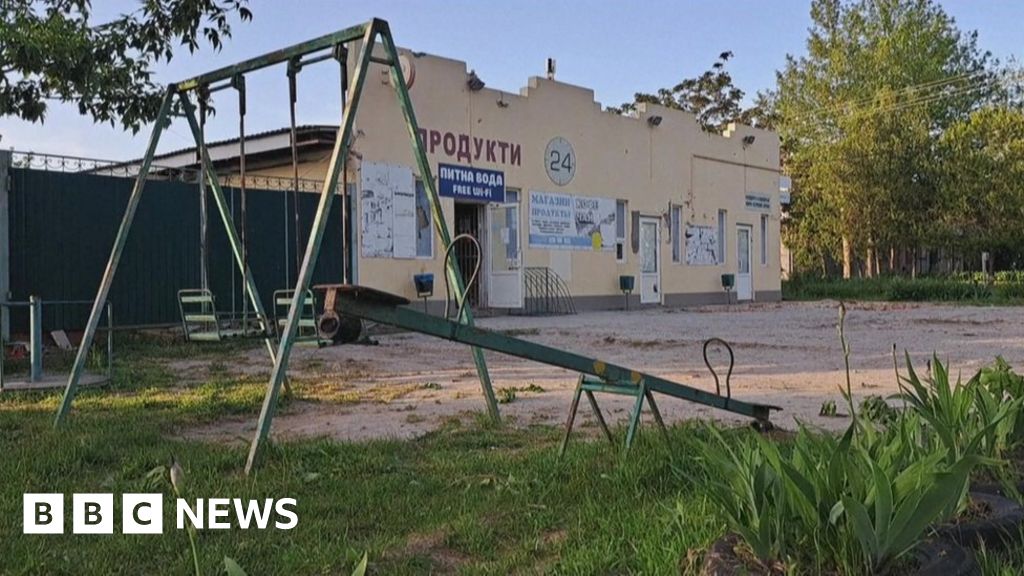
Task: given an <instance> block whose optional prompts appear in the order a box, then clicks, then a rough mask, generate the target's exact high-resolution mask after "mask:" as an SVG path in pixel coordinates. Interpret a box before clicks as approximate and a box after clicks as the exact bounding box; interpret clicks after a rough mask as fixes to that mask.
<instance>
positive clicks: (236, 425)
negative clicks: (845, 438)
mask: <svg viewBox="0 0 1024 576" xmlns="http://www.w3.org/2000/svg"><path fill="white" fill-rule="evenodd" d="M837 310H838V308H837V303H836V302H831V301H824V302H808V303H794V302H786V303H765V304H752V305H734V306H731V307H726V306H707V307H699V308H689V309H645V310H637V311H629V312H621V311H619V312H591V313H582V314H579V315H575V316H558V317H517V316H504V317H496V318H486V319H481V320H479V322H478V324H479V325H480V326H483V327H486V328H489V329H492V330H498V331H503V332H506V333H508V334H510V335H515V336H518V337H520V338H525V339H528V340H532V341H535V342H540V343H543V344H547V345H550V346H554V347H557V348H560V349H564V350H571V351H574V352H578V353H581V354H585V355H591V356H594V357H596V358H599V359H602V360H605V361H609V362H614V363H618V364H622V365H625V366H628V367H631V368H635V369H638V370H642V371H646V372H650V373H654V374H657V375H660V376H664V377H667V378H670V379H672V380H676V381H678V382H681V383H686V384H690V385H693V386H696V387H699V388H702V389H705V390H714V380H713V378H712V376H711V374H710V372H709V371H708V370H707V368H706V367H705V365H704V361H703V359H702V356H701V346H702V343H703V342H704V340H705V339H707V338H710V337H713V336H717V337H719V338H723V339H725V340H727V341H728V342H729V343H731V344H732V347H733V349H734V351H735V356H736V365H735V370H734V372H733V375H732V394H733V396H734V397H735V398H740V399H744V400H749V401H753V402H761V403H766V404H774V405H777V406H780V407H781V408H782V411H781V412H777V413H775V415H774V417H773V421H774V422H775V423H776V425H778V426H781V427H783V428H790V429H791V428H794V427H795V426H796V421H797V420H800V421H802V422H805V423H808V424H811V425H815V426H821V427H825V428H832V429H835V428H841V427H843V426H845V425H846V424H847V422H848V420H847V418H843V417H840V418H829V417H821V416H819V415H818V412H819V409H820V407H821V404H822V402H823V401H826V400H835V401H836V402H837V404H838V405H839V407H840V408H839V409H840V412H843V411H844V410H843V407H842V399H841V397H840V395H839V393H838V388H839V386H841V385H844V383H845V372H844V369H843V357H842V352H841V347H840V345H839V339H838V334H837V331H836V323H837V319H838V313H837ZM1021 320H1022V310H1021V309H1020V308H1005V307H973V306H972V307H957V306H943V305H931V304H893V303H877V304H866V303H865V304H852V305H849V306H848V315H847V320H846V334H847V338H848V341H849V343H850V346H851V349H852V355H851V368H852V370H851V377H852V382H853V392H854V395H855V396H856V397H858V398H860V397H863V396H866V395H869V394H880V395H883V396H887V395H889V394H891V393H893V392H895V391H896V378H895V375H894V372H893V360H892V347H893V344H895V345H896V347H897V349H898V350H899V355H900V368H901V370H903V369H904V368H905V367H904V362H903V359H902V353H903V350H904V349H906V350H907V351H908V352H909V353H910V355H911V358H912V359H913V360H914V366H915V368H917V369H918V371H919V373H922V374H923V373H924V372H925V371H926V362H927V360H928V359H929V358H930V357H931V354H932V353H933V352H934V353H936V354H938V356H939V358H940V359H942V360H943V361H947V360H948V361H949V362H951V363H952V373H953V374H956V373H957V372H958V371H959V372H962V373H963V375H964V377H965V378H967V377H970V375H972V374H973V373H974V371H975V370H976V369H978V368H979V367H981V366H982V365H984V364H986V363H988V362H991V361H992V359H993V358H994V357H995V356H996V355H1002V356H1003V357H1004V358H1005V359H1006V360H1007V361H1008V362H1010V364H1011V365H1014V366H1017V367H1018V368H1020V367H1021V366H1022V364H1024V323H1022V322H1021ZM374 339H375V340H377V341H378V342H379V345H377V346H363V345H356V346H337V347H329V348H323V349H319V350H317V349H312V348H300V347H297V348H296V349H295V352H293V355H292V362H291V374H293V375H294V376H295V377H297V378H301V379H303V381H305V382H312V383H313V384H312V385H314V386H318V384H316V383H318V382H319V383H321V384H322V386H323V387H332V388H337V389H338V390H337V393H338V395H339V396H338V397H339V398H342V399H343V401H340V402H330V401H320V402H309V401H297V402H294V403H292V404H290V405H289V406H288V407H287V408H286V409H285V410H283V411H280V412H279V413H278V415H277V417H276V418H275V420H274V435H275V436H276V437H278V438H294V437H301V436H329V437H332V438H337V439H347V440H360V439H368V438H390V437H393V438H410V437H415V436H417V435H421V434H423V433H425V432H428V431H430V430H432V429H435V428H437V427H438V426H440V425H441V424H442V423H444V422H445V421H446V420H449V419H451V418H453V417H454V418H468V417H472V416H471V414H473V413H480V412H483V411H484V410H485V409H486V407H485V403H484V398H483V394H482V392H481V390H480V383H479V380H478V379H477V376H476V372H475V370H474V366H473V362H472V358H471V355H470V351H469V348H467V347H465V346H461V345H457V344H454V343H451V342H446V341H443V340H439V339H435V338H430V337H427V336H423V335H418V334H412V333H400V334H390V335H381V336H375V337H374ZM250 354H251V357H250V358H248V359H247V364H248V365H249V366H250V367H251V368H250V369H251V370H254V371H255V370H261V371H262V370H266V369H268V367H267V366H264V364H267V359H266V356H265V355H264V353H262V351H260V350H254V351H253V352H251V353H250ZM486 357H487V364H488V366H489V368H490V373H491V378H492V381H493V384H494V388H495V390H496V392H498V395H499V397H501V396H504V395H507V394H508V393H507V392H503V391H502V389H508V388H516V389H517V390H516V393H515V398H514V400H512V401H511V402H508V403H504V404H500V408H501V412H502V415H503V417H504V418H505V419H506V420H507V421H510V422H512V423H513V424H514V425H521V426H525V425H529V424H533V423H544V424H561V423H563V422H564V421H565V417H566V414H567V411H568V408H569V404H570V401H571V398H572V391H573V388H574V386H575V384H576V377H577V375H576V374H573V373H571V372H569V371H567V370H562V369H558V368H553V367H550V366H546V365H543V364H538V363H535V362H530V361H527V360H522V359H519V358H513V357H509V356H505V355H501V354H497V353H491V352H487V353H486ZM714 360H715V357H713V361H714ZM717 360H718V362H716V365H718V366H722V367H723V372H724V366H726V362H725V357H724V355H717ZM182 368H183V369H184V368H185V367H182ZM321 392H322V390H321ZM598 400H599V402H600V404H601V407H602V408H603V409H604V410H605V414H606V418H607V419H608V420H609V421H620V420H621V419H623V418H625V417H626V416H627V414H628V411H629V408H630V401H629V400H630V399H627V398H623V397H618V396H611V395H599V398H598ZM658 404H659V407H660V408H661V411H662V413H663V414H664V415H665V417H666V419H667V420H669V421H677V420H682V419H689V418H703V419H715V420H719V421H726V422H742V421H744V419H743V418H739V417H734V416H732V415H730V414H728V413H726V412H721V411H718V410H715V409H712V408H706V407H703V406H699V405H696V404H691V403H688V402H685V401H682V400H677V399H674V398H668V397H658ZM580 418H582V421H581V420H578V421H577V422H578V423H580V422H582V423H583V425H584V428H587V427H588V424H587V423H588V422H589V421H590V420H591V419H592V417H591V415H590V411H589V409H588V408H587V406H586V404H585V403H584V404H582V405H581V407H580ZM646 421H649V416H647V415H645V422H646ZM254 429H255V422H254V421H253V420H252V419H245V420H238V421H231V422H219V423H217V425H216V426H215V427H211V428H205V429H198V430H193V431H190V432H188V433H187V434H188V435H189V436H192V437H200V438H207V439H211V440H218V441H230V440H234V439H238V440H242V439H244V440H246V441H247V440H248V439H249V438H250V437H251V433H252V430H254ZM590 430H593V428H592V427H591V428H590Z"/></svg>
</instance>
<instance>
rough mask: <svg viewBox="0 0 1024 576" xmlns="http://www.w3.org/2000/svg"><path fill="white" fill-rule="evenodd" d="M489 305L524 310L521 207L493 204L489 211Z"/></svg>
mask: <svg viewBox="0 0 1024 576" xmlns="http://www.w3.org/2000/svg"><path fill="white" fill-rule="evenodd" d="M487 231H488V234H487V243H488V247H487V248H486V250H487V255H488V258H486V259H485V260H489V261H490V262H489V264H488V277H487V305H488V307H490V308H522V307H523V266H522V259H523V250H522V246H521V245H520V239H519V204H517V203H513V202H508V203H505V204H492V205H490V206H488V208H487Z"/></svg>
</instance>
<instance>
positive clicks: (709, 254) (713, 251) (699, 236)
mask: <svg viewBox="0 0 1024 576" xmlns="http://www.w3.org/2000/svg"><path fill="white" fill-rule="evenodd" d="M686 263H687V264H688V265H690V266H714V265H716V264H718V231H717V230H715V229H714V228H713V227H711V226H695V225H693V224H687V225H686Z"/></svg>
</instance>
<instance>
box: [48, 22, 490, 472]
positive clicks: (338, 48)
mask: <svg viewBox="0 0 1024 576" xmlns="http://www.w3.org/2000/svg"><path fill="white" fill-rule="evenodd" d="M378 41H379V42H380V44H379V45H378ZM354 43H358V47H359V52H358V57H357V59H356V67H355V71H354V73H353V75H352V79H353V83H352V87H351V100H350V101H349V100H347V99H346V94H347V93H348V90H349V87H348V81H347V79H348V70H347V61H348V58H347V54H348V46H349V45H351V44H354ZM375 51H376V52H378V53H377V54H375ZM381 53H382V54H381ZM325 60H336V61H338V62H339V63H340V65H341V72H342V74H341V77H342V82H341V91H342V99H341V100H342V103H343V108H344V109H343V112H342V120H341V126H340V127H339V129H338V136H337V138H336V139H335V143H334V150H333V152H332V154H331V160H330V163H329V164H328V169H327V178H326V179H325V180H324V183H323V188H322V189H321V192H320V200H319V204H318V206H317V211H316V216H315V217H314V219H313V223H312V227H311V230H310V232H309V236H308V240H307V242H306V249H305V254H304V256H303V260H302V265H301V267H300V268H299V272H298V274H297V279H296V283H295V286H294V288H293V293H292V301H291V304H290V306H289V309H288V317H287V320H286V321H285V325H284V329H283V331H282V333H281V337H280V342H279V344H278V345H277V349H276V353H275V351H274V347H273V344H272V342H271V340H270V337H271V331H270V326H269V323H268V322H267V321H266V317H267V316H266V313H265V312H264V310H263V306H262V304H261V301H260V298H259V293H258V291H257V289H256V285H255V282H254V281H253V278H252V274H251V272H250V271H249V270H248V266H247V262H246V257H245V253H244V248H243V246H242V245H241V243H240V241H239V236H238V233H237V231H236V230H235V225H234V222H233V219H232V218H231V213H230V209H229V206H228V205H227V203H226V201H225V199H224V194H223V192H222V190H221V187H220V182H219V181H218V179H217V177H216V173H215V170H214V166H213V162H212V161H211V159H210V156H209V154H208V152H207V150H206V147H205V145H204V138H203V133H202V129H201V125H200V123H199V121H198V120H197V119H196V106H195V104H193V102H192V98H193V97H197V98H198V101H199V103H200V105H201V106H205V102H206V97H207V96H208V95H209V94H211V93H213V92H215V91H217V90H221V89H224V88H225V87H235V88H236V89H237V88H238V87H239V86H244V79H243V78H242V77H243V76H244V75H245V74H246V73H249V72H253V71H256V70H262V69H264V68H268V67H271V66H275V65H279V64H287V65H288V68H289V72H292V71H297V70H298V69H301V68H302V67H304V66H309V65H311V64H314V63H316V62H322V61H325ZM371 63H375V64H379V65H381V66H384V67H386V68H387V71H388V73H389V83H390V84H391V86H392V88H393V89H394V90H395V94H396V95H397V97H398V104H399V108H400V109H401V112H402V114H403V116H404V119H405V124H406V128H407V130H408V134H409V140H410V144H411V146H412V151H413V156H414V158H415V160H416V168H417V169H418V171H419V175H420V178H421V179H422V181H423V183H424V189H425V191H426V193H427V198H428V200H429V202H430V209H431V212H432V216H433V218H432V220H433V222H434V225H435V227H436V231H437V234H438V236H439V238H440V240H441V245H442V246H443V247H444V248H445V249H447V248H448V246H449V245H450V244H451V240H450V236H449V233H448V228H447V225H446V223H445V218H444V214H443V213H442V212H441V203H440V199H439V197H438V194H437V187H436V183H435V181H434V178H433V176H432V173H431V169H430V164H429V163H428V161H427V156H426V152H425V151H424V149H423V146H422V143H421V142H420V140H419V137H418V133H419V126H418V124H417V122H416V116H415V113H414V112H413V108H412V103H411V101H410V99H409V91H408V87H407V85H406V81H405V77H404V76H403V74H402V69H401V64H400V62H399V55H398V50H397V48H396V47H395V43H394V40H393V39H392V37H391V31H390V28H389V26H388V23H387V22H385V21H384V20H380V19H373V20H370V21H369V22H367V23H365V24H360V25H358V26H353V27H350V28H346V29H344V30H340V31H338V32H335V33H333V34H327V35H325V36H321V37H319V38H314V39H312V40H309V41H306V42H302V43H299V44H295V45H293V46H290V47H287V48H284V49H281V50H277V51H274V52H271V53H269V54H265V55H263V56H258V57H256V58H252V59H249V60H246V61H243V62H240V63H238V64H235V65H232V66H227V67H224V68H220V69H218V70H214V71H212V72H209V73H206V74H202V75H200V76H197V77H195V78H191V79H189V80H185V81H184V82H179V83H177V84H171V85H169V86H168V87H167V91H166V93H165V94H164V98H163V102H162V103H161V106H160V110H159V112H158V114H157V117H156V122H155V124H154V127H153V132H152V134H151V136H150V139H149V144H148V147H147V149H146V153H145V155H144V156H143V159H142V162H141V167H140V169H139V173H138V176H137V177H136V180H135V185H134V186H133V188H132V193H131V196H130V197H129V200H128V205H127V208H126V210H125V215H124V218H123V220H122V222H121V227H120V228H119V229H118V233H117V237H116V239H115V241H114V247H113V250H112V251H111V254H110V260H109V262H108V264H107V268H106V271H105V272H104V274H103V279H102V281H101V282H100V286H99V290H98V291H97V294H96V300H95V301H94V302H93V308H92V312H91V314H90V316H89V321H88V323H87V325H86V329H85V333H84V334H83V336H82V343H81V345H80V346H79V348H78V353H77V355H76V357H75V364H74V366H73V368H72V370H71V374H70V375H69V377H68V382H67V386H66V388H65V391H64V397H63V398H62V400H61V403H60V407H59V408H58V410H57V415H56V418H55V424H56V425H59V424H60V423H61V422H62V421H63V420H64V418H65V417H66V416H67V414H68V411H69V410H70V408H71V405H72V403H73V401H74V397H75V393H76V390H77V387H78V385H79V381H80V379H81V377H82V372H83V370H84V367H85V363H86V360H87V357H88V350H89V347H90V346H91V345H92V339H93V337H94V336H95V333H96V329H97V326H98V324H99V320H100V316H101V313H102V310H103V305H104V303H105V302H106V300H107V297H108V295H109V293H110V287H111V285H112V284H113V280H114V275H115V274H116V272H117V267H118V264H119V262H120V259H121V252H122V250H123V249H124V244H125V241H126V239H127V236H128V232H129V230H130V229H131V225H132V221H133V218H134V215H135V211H136V209H137V208H138V205H139V200H140V198H141V196H142V192H143V190H144V188H145V184H146V179H147V177H148V175H149V171H150V168H151V166H152V163H153V156H154V155H155V153H156V148H157V145H158V144H159V142H160V136H161V134H162V133H163V130H164V129H165V128H166V126H167V124H169V121H170V120H171V116H172V115H171V110H172V105H173V104H174V103H175V102H177V103H178V104H179V107H180V111H181V113H182V115H184V116H185V119H186V120H187V122H188V124H189V128H190V129H191V131H192V135H193V138H195V140H196V146H197V148H198V150H199V156H200V163H201V169H202V173H203V175H204V179H203V182H205V184H208V185H209V188H210V190H211V191H212V193H213V197H214V200H215V202H216V204H217V209H218V212H219V213H220V216H221V220H222V221H223V223H224V227H225V229H226V230H227V234H228V239H229V241H230V243H231V248H232V253H233V255H234V258H235V262H236V264H237V265H238V267H239V270H240V272H241V274H242V276H243V277H244V283H245V288H246V294H247V295H248V297H249V301H250V303H251V304H252V306H253V309H254V311H255V313H256V315H257V317H258V318H259V321H260V323H261V327H262V330H263V332H264V334H265V336H266V342H267V346H268V350H269V351H270V354H271V357H272V358H273V360H274V369H273V372H272V374H271V377H270V381H269V382H268V384H267V393H266V396H265V397H264V401H263V406H262V408H261V412H260V419H259V423H258V425H257V430H256V435H255V438H254V439H253V442H252V445H251V446H250V450H249V457H248V460H247V463H246V471H247V472H248V471H251V470H252V468H253V465H254V463H255V461H256V457H257V455H258V454H259V449H260V446H261V444H262V442H263V441H264V440H265V439H266V437H267V434H268V433H269V431H270V424H271V421H272V419H273V415H274V411H275V410H276V408H277V399H278V396H279V394H280V389H281V387H282V386H283V385H285V381H286V373H287V369H288V359H289V356H290V354H291V349H292V346H293V345H294V344H295V340H296V337H297V335H298V332H299V325H300V319H301V317H302V314H303V312H302V310H303V308H304V300H305V294H306V291H307V290H308V289H309V288H310V283H311V280H312V276H313V270H314V268H315V266H316V261H317V257H318V256H319V252H320V245H321V243H322V241H323V236H324V231H325V230H326V227H327V220H328V214H329V211H330V207H331V204H332V203H333V201H334V197H335V196H336V193H337V189H338V184H339V180H342V181H344V177H345V176H344V173H345V167H346V161H347V159H348V158H349V151H350V149H351V145H352V136H353V124H354V121H355V116H356V112H357V110H358V108H359V99H360V97H361V95H362V90H363V85H364V83H365V81H366V74H367V70H368V68H369V67H370V65H371ZM293 74H294V73H293V72H292V73H291V74H290V75H289V76H292V75H293ZM290 84H291V82H290ZM293 92H294V91H293ZM293 100H294V98H293ZM346 104H347V105H346ZM243 108H244V106H243ZM292 109H294V105H293V106H292ZM240 129H241V130H242V132H243V135H244V123H242V122H240ZM293 142H294V139H293ZM445 273H446V274H447V276H448V278H449V280H450V281H451V283H452V286H453V287H454V292H455V297H456V300H457V302H458V304H459V311H460V312H459V317H458V320H459V322H461V323H462V324H464V325H467V326H472V323H473V316H472V312H471V310H470V308H469V307H468V306H464V305H463V304H464V300H465V287H464V285H463V283H462V277H461V274H460V271H459V268H458V262H457V261H456V260H449V261H448V262H447V264H446V266H445ZM330 304H331V303H330V302H329V301H325V307H327V309H328V310H331V311H333V310H334V307H333V306H330ZM473 359H474V362H475V364H476V367H477V373H478V374H479V377H480V384H481V387H482V388H483V391H484V396H485V398H486V400H487V407H488V410H489V412H490V414H491V416H492V418H494V419H495V420H498V419H499V413H498V404H497V400H496V398H495V396H494V391H493V390H492V388H491V383H490V376H489V374H488V372H487V365H486V363H485V361H484V356H483V352H482V351H481V350H480V349H479V348H473Z"/></svg>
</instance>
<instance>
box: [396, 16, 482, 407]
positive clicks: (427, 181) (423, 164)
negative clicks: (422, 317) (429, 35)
mask: <svg viewBox="0 0 1024 576" xmlns="http://www.w3.org/2000/svg"><path fill="white" fill-rule="evenodd" d="M379 25H380V27H381V39H382V41H383V42H384V50H385V52H387V57H388V59H389V60H391V86H392V87H394V89H395V93H396V94H397V96H398V104H399V106H400V107H401V108H402V114H404V115H405V125H406V127H407V128H408V129H409V138H410V139H411V140H412V148H413V155H414V156H415V157H416V167H417V168H418V169H419V172H420V179H421V180H422V181H423V188H424V190H426V192H427V198H428V199H429V201H430V211H431V213H432V214H433V220H434V226H435V228H436V229H437V234H438V236H440V237H441V247H442V248H444V249H445V250H447V249H448V246H449V245H450V244H451V242H452V240H451V236H450V235H449V234H448V223H447V222H445V219H444V212H443V211H442V210H441V199H440V197H438V194H437V185H436V183H435V182H434V177H433V174H432V173H431V171H430V163H429V162H428V161H427V153H426V151H425V150H424V149H423V143H422V142H420V138H419V124H417V122H416V113H415V112H414V111H413V107H412V100H410V98H409V88H408V86H406V83H405V78H404V77H403V76H402V70H401V67H400V66H399V64H398V50H397V49H396V48H395V43H394V40H393V39H392V38H391V31H390V29H389V28H388V25H387V22H380V23H379ZM445 272H446V273H447V274H448V281H449V282H450V283H451V285H452V286H454V287H455V300H456V303H457V304H458V305H459V307H460V308H461V309H462V315H461V316H460V318H459V321H460V322H462V323H463V324H466V325H469V326H472V325H473V313H472V311H471V310H470V309H469V306H463V305H462V303H463V301H464V300H465V299H466V287H465V285H463V283H462V274H461V273H460V271H459V263H458V262H457V261H456V259H455V258H452V259H449V260H448V267H447V269H446V270H445ZM472 352H473V363H474V364H476V372H477V375H478V376H479V378H480V387H481V388H482V389H483V393H484V398H485V399H486V401H487V411H488V413H490V415H491V418H492V419H493V420H494V421H495V422H501V413H500V412H499V411H498V400H497V398H495V396H494V389H493V387H492V386H491V375H490V373H489V372H488V371H487V362H486V360H485V359H484V352H483V350H481V349H480V348H477V347H475V346H474V347H472Z"/></svg>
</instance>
